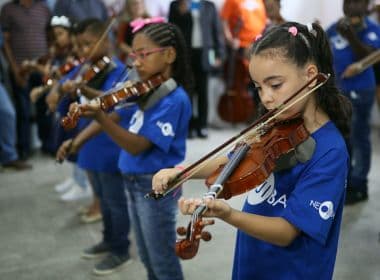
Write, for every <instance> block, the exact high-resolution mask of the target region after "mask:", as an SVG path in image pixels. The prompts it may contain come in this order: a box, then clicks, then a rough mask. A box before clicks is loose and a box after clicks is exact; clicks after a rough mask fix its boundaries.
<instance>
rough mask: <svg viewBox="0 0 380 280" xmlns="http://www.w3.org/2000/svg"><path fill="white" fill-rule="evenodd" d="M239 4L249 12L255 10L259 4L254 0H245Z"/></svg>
mask: <svg viewBox="0 0 380 280" xmlns="http://www.w3.org/2000/svg"><path fill="white" fill-rule="evenodd" d="M241 5H242V7H243V8H245V9H246V10H248V11H250V12H252V11H254V10H257V9H258V8H259V4H258V3H257V1H255V0H245V1H244V2H243V3H242V4H241Z"/></svg>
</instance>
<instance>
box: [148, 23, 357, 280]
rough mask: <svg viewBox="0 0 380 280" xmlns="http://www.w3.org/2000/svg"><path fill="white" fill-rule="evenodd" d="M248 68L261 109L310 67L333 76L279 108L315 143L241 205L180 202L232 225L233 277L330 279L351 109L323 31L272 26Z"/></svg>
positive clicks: (160, 182)
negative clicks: (203, 208)
mask: <svg viewBox="0 0 380 280" xmlns="http://www.w3.org/2000/svg"><path fill="white" fill-rule="evenodd" d="M249 71H250V76H251V78H252V80H253V82H254V84H255V87H256V90H257V91H258V94H259V97H260V100H261V105H262V106H263V107H264V109H265V110H271V109H274V108H276V107H277V106H279V105H280V104H282V103H283V102H284V101H285V100H286V99H287V98H288V97H290V96H291V95H292V93H294V92H296V91H297V90H298V89H300V88H302V85H304V84H306V83H307V82H308V81H311V80H312V78H313V77H315V76H316V74H317V73H319V72H322V73H330V74H331V75H332V77H331V78H330V79H329V80H328V81H327V82H326V84H324V85H323V86H322V87H320V88H319V89H318V90H316V91H314V92H313V93H312V94H310V95H307V97H305V98H304V99H302V100H301V101H300V102H298V103H296V104H295V105H294V106H292V107H291V108H290V109H289V110H288V111H285V112H284V113H282V114H281V115H280V118H281V119H286V118H290V117H291V116H294V115H296V114H298V115H301V116H302V118H303V121H304V126H305V128H306V129H307V131H308V132H309V133H310V137H311V138H312V139H313V141H314V142H315V145H312V146H311V148H310V149H308V150H307V151H306V153H305V155H304V156H306V158H304V160H303V161H302V162H301V161H300V160H298V161H296V163H295V165H293V166H290V167H287V168H286V169H282V170H276V171H274V172H273V173H272V174H270V175H269V176H268V177H267V178H266V180H265V181H264V182H263V183H262V184H261V185H259V186H257V187H256V188H255V189H253V190H251V191H249V192H248V194H247V199H246V201H245V203H244V206H243V209H242V210H241V211H239V210H236V209H233V208H231V207H230V206H229V205H228V204H227V203H225V202H224V201H222V200H220V199H204V200H203V201H202V200H200V199H184V198H181V199H180V200H179V203H178V204H179V208H180V210H181V212H182V213H184V214H190V213H193V212H194V210H195V209H196V207H197V206H198V205H200V204H201V203H205V204H206V206H207V209H208V210H207V211H206V212H205V214H204V215H205V216H208V217H218V218H220V219H221V220H223V221H225V222H226V223H229V224H231V225H232V226H234V227H236V228H237V229H238V233H237V241H236V248H235V259H234V266H233V273H232V279H264V278H265V279H331V278H332V275H333V269H334V263H335V257H336V252H337V246H338V237H339V228H340V223H341V219H342V210H343V203H344V196H345V185H346V178H347V170H348V164H349V159H348V153H347V148H346V144H345V138H347V136H348V133H349V115H350V112H351V111H350V105H349V103H348V102H347V100H346V99H345V98H344V97H343V96H342V95H340V93H339V91H338V90H337V88H336V86H335V84H334V72H333V69H332V57H331V53H330V52H329V44H328V41H327V38H326V35H325V33H324V31H323V30H322V28H321V27H320V26H319V25H317V24H309V25H308V26H304V25H302V24H299V23H295V22H292V23H285V24H282V25H279V26H275V27H273V28H271V29H269V30H268V31H267V32H266V33H265V34H263V36H262V37H260V38H258V39H257V40H256V42H255V43H254V44H253V45H252V48H251V57H250V64H249ZM314 84H315V82H313V83H312V84H310V85H309V86H307V88H306V89H304V90H303V93H305V92H307V91H309V90H310V88H311V87H313V86H314ZM301 94H302V93H301ZM305 159H306V160H305ZM227 161H228V157H227V156H225V157H219V158H216V159H214V160H212V161H211V162H210V163H209V164H208V165H206V166H205V167H204V168H203V169H201V170H200V171H198V172H197V173H196V174H195V175H194V176H193V177H194V178H206V177H208V176H209V175H210V174H211V173H212V172H213V171H214V170H215V169H217V168H218V166H219V165H220V164H224V163H226V162H227ZM179 172H180V171H179V169H178V168H171V169H164V170H161V171H160V172H158V173H157V174H155V175H154V177H153V190H154V191H155V192H156V193H162V192H163V191H164V189H165V188H166V186H167V184H168V182H169V181H170V180H172V179H173V178H175V176H176V174H178V173H179Z"/></svg>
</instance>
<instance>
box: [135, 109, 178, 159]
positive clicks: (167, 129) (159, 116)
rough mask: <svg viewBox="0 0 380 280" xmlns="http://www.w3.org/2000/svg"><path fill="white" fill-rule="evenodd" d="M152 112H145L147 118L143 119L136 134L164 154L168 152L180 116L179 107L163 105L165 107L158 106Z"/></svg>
mask: <svg viewBox="0 0 380 280" xmlns="http://www.w3.org/2000/svg"><path fill="white" fill-rule="evenodd" d="M155 107H156V106H155ZM152 109H153V108H152ZM153 110H154V111H152V112H145V117H148V118H147V119H144V125H143V126H142V127H141V129H140V130H139V132H138V134H139V135H141V136H144V137H145V138H147V139H149V141H151V142H152V143H153V144H155V145H156V146H157V147H159V148H160V149H161V150H163V151H164V152H168V151H169V148H170V145H171V144H172V142H173V139H174V137H175V133H176V130H177V126H178V121H179V118H180V116H181V106H178V105H177V106H176V104H169V103H165V106H159V109H157V108H154V109H153ZM148 111H149V110H148ZM145 117H144V118H145Z"/></svg>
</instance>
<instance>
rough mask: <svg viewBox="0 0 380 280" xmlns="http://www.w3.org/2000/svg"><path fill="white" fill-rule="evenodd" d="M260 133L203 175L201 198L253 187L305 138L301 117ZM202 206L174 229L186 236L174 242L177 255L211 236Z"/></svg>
mask: <svg viewBox="0 0 380 280" xmlns="http://www.w3.org/2000/svg"><path fill="white" fill-rule="evenodd" d="M261 133H262V135H260V141H257V139H250V140H246V141H245V142H241V143H238V144H237V146H236V147H235V149H234V151H233V154H235V153H236V155H234V156H233V157H232V158H231V159H230V160H229V161H228V163H227V164H226V165H222V166H220V167H219V168H218V169H217V170H215V171H214V173H212V174H211V175H210V176H209V177H208V178H207V179H206V185H207V186H208V187H209V192H208V193H206V194H205V195H204V198H209V197H210V198H212V199H216V198H224V199H229V198H231V197H232V196H236V195H240V194H242V193H245V192H247V191H249V190H251V189H254V188H255V187H257V186H259V185H260V184H262V183H263V182H264V181H265V180H266V179H267V178H268V177H269V175H270V174H271V173H272V172H273V171H274V169H275V167H276V160H277V159H279V158H280V157H281V156H282V155H285V154H288V153H289V152H290V151H292V150H294V149H295V148H296V147H297V146H298V145H299V144H301V143H302V142H304V141H306V140H307V139H308V138H309V133H308V131H307V130H306V128H305V126H304V125H303V120H302V119H301V118H295V119H291V120H285V121H279V122H276V123H274V124H273V125H270V126H267V127H265V129H264V130H262V131H261ZM252 140H253V141H252ZM206 210H207V207H206V206H205V205H204V204H201V205H200V206H198V207H197V208H196V209H195V211H194V213H193V215H192V219H191V222H190V223H189V225H188V229H187V231H186V232H185V233H183V231H184V229H183V228H182V227H181V228H178V229H177V233H179V234H180V235H181V234H182V235H185V236H186V237H185V238H183V239H179V240H177V242H176V252H177V255H178V256H179V257H180V258H182V259H189V258H192V257H194V256H195V255H196V253H197V251H198V247H199V242H200V240H201V239H202V240H204V241H209V240H210V239H211V234H210V233H209V232H202V230H203V228H204V227H205V226H206V225H210V224H213V223H214V221H213V220H202V214H203V213H204V212H206Z"/></svg>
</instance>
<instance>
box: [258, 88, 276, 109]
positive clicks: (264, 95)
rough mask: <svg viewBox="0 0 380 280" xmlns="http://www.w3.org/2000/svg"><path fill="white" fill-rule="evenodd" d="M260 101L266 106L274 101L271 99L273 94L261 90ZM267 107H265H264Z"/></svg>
mask: <svg viewBox="0 0 380 280" xmlns="http://www.w3.org/2000/svg"><path fill="white" fill-rule="evenodd" d="M260 99H261V102H262V103H263V104H264V105H266V104H270V103H272V102H273V101H274V99H273V94H272V93H271V92H270V91H267V90H261V92H260ZM265 107H267V106H265Z"/></svg>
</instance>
